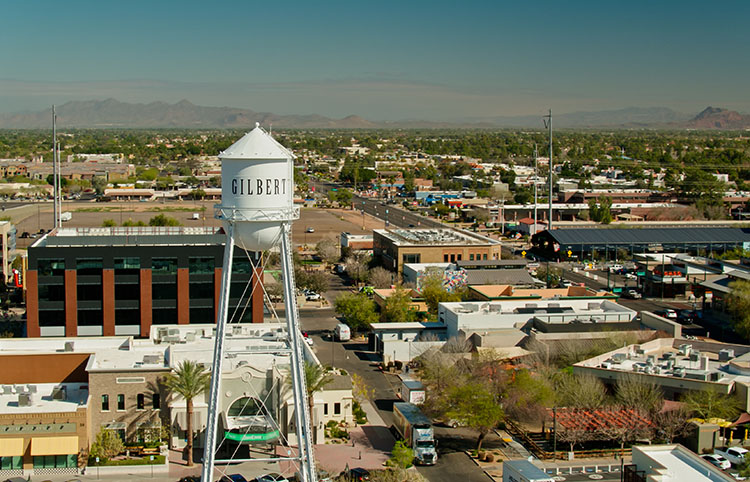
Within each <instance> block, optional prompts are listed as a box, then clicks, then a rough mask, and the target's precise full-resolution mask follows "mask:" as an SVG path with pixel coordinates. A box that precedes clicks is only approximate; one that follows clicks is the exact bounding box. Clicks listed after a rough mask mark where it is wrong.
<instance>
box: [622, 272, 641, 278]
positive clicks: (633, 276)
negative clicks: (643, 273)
mask: <svg viewBox="0 0 750 482" xmlns="http://www.w3.org/2000/svg"><path fill="white" fill-rule="evenodd" d="M625 278H627V279H638V276H637V275H636V274H635V273H625Z"/></svg>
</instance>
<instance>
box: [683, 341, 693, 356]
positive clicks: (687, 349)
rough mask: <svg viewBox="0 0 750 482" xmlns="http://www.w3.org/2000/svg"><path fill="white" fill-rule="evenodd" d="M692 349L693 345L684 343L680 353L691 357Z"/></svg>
mask: <svg viewBox="0 0 750 482" xmlns="http://www.w3.org/2000/svg"><path fill="white" fill-rule="evenodd" d="M692 349H693V345H689V344H687V343H683V344H682V345H680V353H681V354H682V355H683V356H688V355H690V351H691V350H692Z"/></svg>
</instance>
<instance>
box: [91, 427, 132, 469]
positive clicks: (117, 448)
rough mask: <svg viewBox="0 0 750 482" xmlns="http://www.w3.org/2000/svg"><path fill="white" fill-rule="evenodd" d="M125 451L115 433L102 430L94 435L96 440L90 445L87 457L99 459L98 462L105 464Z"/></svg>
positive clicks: (123, 445)
mask: <svg viewBox="0 0 750 482" xmlns="http://www.w3.org/2000/svg"><path fill="white" fill-rule="evenodd" d="M124 450H125V444H124V443H123V441H122V439H121V438H120V436H119V435H117V432H115V431H114V430H109V429H106V428H102V429H101V430H99V433H97V434H96V440H95V441H94V443H93V444H91V450H90V451H89V457H91V458H94V459H96V457H99V461H100V462H106V461H107V460H109V459H111V458H112V457H114V456H116V455H118V454H120V453H121V452H123V451H124Z"/></svg>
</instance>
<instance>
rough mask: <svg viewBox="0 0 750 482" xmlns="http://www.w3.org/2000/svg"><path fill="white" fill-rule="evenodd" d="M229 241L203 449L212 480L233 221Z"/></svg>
mask: <svg viewBox="0 0 750 482" xmlns="http://www.w3.org/2000/svg"><path fill="white" fill-rule="evenodd" d="M226 230H227V242H226V244H225V245H224V264H223V267H222V272H221V296H220V297H219V312H218V315H217V316H216V338H215V345H214V358H213V363H212V365H211V388H210V391H209V398H208V420H207V422H208V425H207V427H206V446H205V448H204V449H203V468H202V469H201V481H202V482H212V481H213V475H214V460H215V458H216V457H215V456H216V454H215V451H216V431H217V429H218V424H219V410H220V409H221V407H220V406H219V392H220V391H221V365H222V362H223V361H224V333H225V328H226V324H227V312H228V311H229V310H228V309H227V308H228V306H229V286H230V282H231V280H232V260H233V259H234V225H233V224H232V223H227V226H226Z"/></svg>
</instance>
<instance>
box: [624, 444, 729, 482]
mask: <svg viewBox="0 0 750 482" xmlns="http://www.w3.org/2000/svg"><path fill="white" fill-rule="evenodd" d="M633 450H634V452H636V453H634V457H633V458H634V462H636V461H637V462H638V469H639V470H644V471H646V473H647V475H653V476H659V475H661V476H662V477H663V478H660V479H659V480H663V481H664V482H686V481H690V482H727V481H730V480H734V479H733V478H732V477H731V476H729V474H726V473H724V472H722V471H721V470H719V469H717V468H716V467H714V466H713V465H711V464H710V463H708V462H706V461H705V460H703V459H702V458H700V457H699V456H697V455H696V454H694V453H693V452H691V451H689V450H688V449H686V448H685V447H683V446H682V445H677V444H674V445H651V446H645V445H642V446H636V447H633ZM637 452H641V453H642V454H643V455H645V457H643V456H641V455H640V454H638V453H637ZM642 457H643V458H647V459H650V460H649V462H653V464H651V463H649V466H648V467H645V466H643V467H642V466H641V465H645V464H641V463H640V462H641V458H642Z"/></svg>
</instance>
